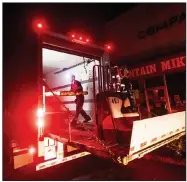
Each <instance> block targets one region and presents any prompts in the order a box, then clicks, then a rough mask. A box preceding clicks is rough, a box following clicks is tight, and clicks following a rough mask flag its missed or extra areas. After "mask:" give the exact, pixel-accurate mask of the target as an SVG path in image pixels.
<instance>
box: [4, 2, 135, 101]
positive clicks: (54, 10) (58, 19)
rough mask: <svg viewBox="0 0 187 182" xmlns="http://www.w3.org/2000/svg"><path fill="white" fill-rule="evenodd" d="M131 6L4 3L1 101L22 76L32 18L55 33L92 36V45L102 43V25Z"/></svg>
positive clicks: (129, 4)
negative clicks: (42, 22) (71, 32)
mask: <svg viewBox="0 0 187 182" xmlns="http://www.w3.org/2000/svg"><path fill="white" fill-rule="evenodd" d="M134 6H136V4H132V3H3V98H4V103H6V102H5V101H7V104H8V103H9V101H8V100H10V99H11V97H10V94H9V93H11V92H13V91H14V90H16V88H17V87H18V88H17V90H18V92H19V86H18V84H17V82H18V80H19V79H20V78H21V77H23V73H22V70H24V69H25V70H28V74H29V66H31V64H32V63H31V62H28V64H27V68H25V67H24V64H22V62H21V60H22V59H24V58H23V57H24V56H25V57H26V54H27V52H28V49H30V48H29V46H30V45H31V44H32V41H33V29H32V20H33V18H43V19H45V21H46V23H47V25H48V28H49V29H50V30H51V31H54V32H58V33H64V34H66V33H68V32H69V31H77V32H80V33H83V34H84V33H85V34H88V35H89V36H91V38H92V39H93V40H94V43H95V44H99V43H101V42H103V41H104V39H105V37H104V35H103V25H104V24H105V22H107V21H110V20H112V19H113V18H115V17H116V16H118V15H120V14H121V13H123V12H125V11H127V10H129V9H131V8H133V7H134Z"/></svg>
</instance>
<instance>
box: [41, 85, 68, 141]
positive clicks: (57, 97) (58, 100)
mask: <svg viewBox="0 0 187 182" xmlns="http://www.w3.org/2000/svg"><path fill="white" fill-rule="evenodd" d="M42 83H43V84H44V85H45V87H47V89H48V90H49V91H50V92H51V93H52V94H53V96H54V97H55V98H56V99H57V100H58V101H59V102H60V103H61V104H62V105H63V107H64V108H65V110H66V111H67V112H68V133H69V142H71V139H72V137H71V123H70V118H69V116H70V110H69V108H67V107H66V106H65V105H64V104H63V103H62V101H61V100H60V99H59V98H58V97H57V96H56V95H55V94H54V92H53V91H52V89H50V88H49V86H48V85H47V83H45V81H43V82H42Z"/></svg>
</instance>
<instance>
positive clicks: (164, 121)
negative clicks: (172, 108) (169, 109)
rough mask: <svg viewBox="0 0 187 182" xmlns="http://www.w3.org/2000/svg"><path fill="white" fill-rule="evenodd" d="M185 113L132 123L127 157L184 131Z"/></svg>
mask: <svg viewBox="0 0 187 182" xmlns="http://www.w3.org/2000/svg"><path fill="white" fill-rule="evenodd" d="M185 114H186V112H185V111H183V112H177V113H172V114H167V115H164V116H157V117H154V118H148V119H144V120H139V121H134V122H133V130H132V135H131V143H130V151H129V155H132V154H134V153H136V152H138V151H140V150H142V149H144V148H147V147H149V146H151V145H154V144H156V143H158V142H160V141H163V140H165V139H167V138H169V137H172V136H174V135H176V134H178V133H181V132H184V131H185Z"/></svg>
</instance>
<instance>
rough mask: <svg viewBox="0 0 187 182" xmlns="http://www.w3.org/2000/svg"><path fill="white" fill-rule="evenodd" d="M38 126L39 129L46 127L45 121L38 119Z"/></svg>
mask: <svg viewBox="0 0 187 182" xmlns="http://www.w3.org/2000/svg"><path fill="white" fill-rule="evenodd" d="M37 125H38V127H39V128H42V127H44V120H43V119H41V118H39V119H38V123H37Z"/></svg>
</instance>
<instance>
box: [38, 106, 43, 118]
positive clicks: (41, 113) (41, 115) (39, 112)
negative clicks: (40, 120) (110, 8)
mask: <svg viewBox="0 0 187 182" xmlns="http://www.w3.org/2000/svg"><path fill="white" fill-rule="evenodd" d="M37 116H38V117H43V116H44V112H43V109H42V108H39V109H38V110H37Z"/></svg>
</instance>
